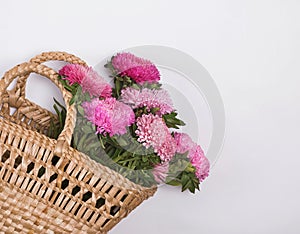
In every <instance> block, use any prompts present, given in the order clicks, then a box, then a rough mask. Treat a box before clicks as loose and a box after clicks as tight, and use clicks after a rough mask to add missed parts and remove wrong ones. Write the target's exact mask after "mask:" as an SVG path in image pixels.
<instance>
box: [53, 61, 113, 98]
mask: <svg viewBox="0 0 300 234" xmlns="http://www.w3.org/2000/svg"><path fill="white" fill-rule="evenodd" d="M59 74H60V75H62V76H64V79H66V80H68V81H69V83H70V85H73V84H75V83H77V84H79V85H80V86H81V87H82V91H83V92H84V93H86V92H88V93H89V94H90V96H91V97H93V96H95V97H110V96H111V93H112V89H111V87H110V85H109V84H108V83H106V81H105V80H104V79H103V78H102V77H101V76H99V75H98V73H97V72H95V71H94V70H93V69H92V68H91V67H85V66H82V65H78V64H68V65H66V66H64V67H63V68H62V69H61V70H59Z"/></svg>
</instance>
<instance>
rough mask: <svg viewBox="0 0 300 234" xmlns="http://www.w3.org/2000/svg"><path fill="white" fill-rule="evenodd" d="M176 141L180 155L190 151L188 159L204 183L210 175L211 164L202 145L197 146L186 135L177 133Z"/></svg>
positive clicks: (175, 135)
mask: <svg viewBox="0 0 300 234" xmlns="http://www.w3.org/2000/svg"><path fill="white" fill-rule="evenodd" d="M174 139H175V141H176V145H177V150H176V151H177V152H178V153H180V154H183V153H186V152H187V151H188V158H189V159H190V162H191V164H192V165H193V166H194V167H195V168H196V173H195V174H196V176H197V178H198V179H199V181H200V182H202V181H203V180H204V179H205V178H206V177H207V176H208V175H209V168H210V164H209V161H208V159H207V158H206V157H205V155H204V152H203V150H202V149H201V147H200V145H197V144H196V143H195V142H193V140H192V139H191V138H190V136H189V135H187V134H186V133H175V134H174Z"/></svg>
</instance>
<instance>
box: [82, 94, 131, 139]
mask: <svg viewBox="0 0 300 234" xmlns="http://www.w3.org/2000/svg"><path fill="white" fill-rule="evenodd" d="M82 106H83V108H84V112H85V116H86V118H87V119H88V120H89V121H90V122H92V123H93V124H94V125H96V127H97V133H100V134H103V135H106V134H109V135H110V136H113V135H116V134H117V135H122V134H125V133H126V131H127V129H126V127H128V126H130V125H131V124H132V123H133V122H134V121H135V115H134V113H133V111H132V109H131V108H130V107H129V106H128V105H126V104H124V103H121V102H118V101H117V100H116V99H115V98H106V99H105V100H99V99H97V98H95V99H93V100H92V101H91V102H84V103H83V104H82Z"/></svg>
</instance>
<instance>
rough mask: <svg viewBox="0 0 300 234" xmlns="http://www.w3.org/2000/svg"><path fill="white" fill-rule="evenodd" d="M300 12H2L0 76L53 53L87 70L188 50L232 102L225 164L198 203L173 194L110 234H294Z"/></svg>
mask: <svg viewBox="0 0 300 234" xmlns="http://www.w3.org/2000/svg"><path fill="white" fill-rule="evenodd" d="M299 12H300V2H299V0H248V1H246V0H210V1H204V0H197V1H188V0H187V1H178V0H172V1H161V0H151V1H137V0H136V1H131V0H127V1H108V0H107V1H56V0H52V1H1V5H0V33H1V37H0V72H1V73H3V72H4V71H5V70H7V69H9V68H10V67H12V66H14V65H15V64H17V63H20V62H23V61H26V60H28V59H29V58H30V57H32V56H34V55H35V54H38V53H40V52H42V51H48V50H64V51H68V52H71V53H74V54H77V55H78V56H80V57H82V58H84V59H85V60H86V61H87V62H88V63H89V64H90V65H93V64H97V63H98V62H99V61H100V60H101V59H102V58H103V57H106V56H109V55H111V54H113V53H114V52H115V51H118V50H121V49H124V48H128V47H131V46H137V45H144V44H156V45H166V46H170V47H175V48H177V49H179V50H182V51H185V52H186V53H188V54H190V55H192V56H193V57H194V58H196V59H197V60H198V61H199V62H200V63H202V64H203V65H204V66H205V67H206V68H207V69H208V71H209V72H210V74H211V75H212V76H213V77H214V79H215V82H216V84H217V85H218V87H219V89H220V92H221V94H222V96H223V100H224V103H225V108H226V115H227V136H226V141H225V145H224V149H223V152H222V154H221V157H220V159H219V161H218V162H217V164H216V166H215V167H214V168H213V170H212V173H211V176H210V178H209V179H208V180H207V181H206V182H205V183H203V185H202V191H201V192H200V193H197V194H196V195H194V196H193V195H190V194H188V193H183V194H181V193H179V192H178V191H176V190H173V189H167V188H166V187H164V188H162V189H161V190H160V191H159V192H158V193H157V194H156V196H155V197H154V198H152V199H150V200H148V201H147V202H145V203H143V205H142V206H140V207H139V208H137V209H136V210H135V211H134V212H133V213H132V214H131V215H130V216H129V217H128V218H127V219H125V220H123V221H122V222H121V223H120V224H119V225H118V226H117V227H116V228H115V229H114V230H113V231H112V232H111V233H114V234H117V233H122V234H123V233H132V234H139V233H144V234H153V233H166V234H168V233H172V234H181V233H187V234H190V233H202V234H220V233H222V234H227V233H228V234H234V233H245V234H246V233H251V234H252V233H253V234H254V233H255V234H256V233H261V234H268V233H270V234H277V233H278V234H281V233H286V234H296V233H300V222H299V217H300V169H299V166H300V157H299V156H300V154H299V143H300V142H299V135H300V134H299V132H300V124H299V121H300V103H299V98H300V94H299V89H300V81H299V75H300V72H299V68H300V66H299V65H300V44H299V41H300V17H299ZM47 98H48V99H49V97H47Z"/></svg>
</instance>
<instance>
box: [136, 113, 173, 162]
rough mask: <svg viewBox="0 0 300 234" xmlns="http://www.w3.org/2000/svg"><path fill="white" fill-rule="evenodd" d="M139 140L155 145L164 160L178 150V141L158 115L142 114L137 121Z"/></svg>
mask: <svg viewBox="0 0 300 234" xmlns="http://www.w3.org/2000/svg"><path fill="white" fill-rule="evenodd" d="M136 125H137V130H136V131H135V133H136V134H137V136H138V141H139V142H141V143H142V144H143V145H144V146H145V147H146V148H149V147H150V146H152V147H153V149H154V152H155V153H157V154H158V155H159V156H160V158H161V160H162V161H169V160H170V159H171V158H172V157H173V156H174V154H175V152H176V142H175V140H174V138H173V137H172V135H171V134H170V132H169V129H168V127H167V126H166V124H165V123H164V121H163V119H162V118H160V117H159V116H157V115H153V114H149V115H145V114H144V115H142V116H141V117H139V118H138V119H137V121H136Z"/></svg>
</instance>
